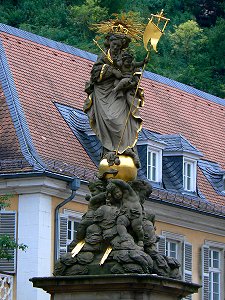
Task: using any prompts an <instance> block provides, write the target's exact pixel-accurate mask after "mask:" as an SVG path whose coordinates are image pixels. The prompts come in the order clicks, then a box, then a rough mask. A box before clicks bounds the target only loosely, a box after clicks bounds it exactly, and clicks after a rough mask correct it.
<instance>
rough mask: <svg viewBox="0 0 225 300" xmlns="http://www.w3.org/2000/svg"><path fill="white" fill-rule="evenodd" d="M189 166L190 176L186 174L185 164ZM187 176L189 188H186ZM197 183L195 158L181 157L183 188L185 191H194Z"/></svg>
mask: <svg viewBox="0 0 225 300" xmlns="http://www.w3.org/2000/svg"><path fill="white" fill-rule="evenodd" d="M188 165H189V166H190V176H188V174H187V166H188ZM188 178H189V179H190V182H189V184H190V188H188V185H189V184H188V182H187V180H188ZM196 183H197V161H196V160H195V159H191V158H187V157H185V156H184V157H183V189H184V191H185V192H196Z"/></svg>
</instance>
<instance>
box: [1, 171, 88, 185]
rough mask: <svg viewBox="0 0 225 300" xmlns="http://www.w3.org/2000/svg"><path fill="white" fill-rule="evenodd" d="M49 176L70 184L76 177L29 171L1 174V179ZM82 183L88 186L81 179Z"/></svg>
mask: <svg viewBox="0 0 225 300" xmlns="http://www.w3.org/2000/svg"><path fill="white" fill-rule="evenodd" d="M42 176H47V177H50V178H54V179H59V180H63V181H67V182H69V183H72V182H73V180H74V176H67V175H63V174H59V173H54V172H50V171H47V170H45V171H30V172H29V171H28V172H17V173H1V174H0V179H1V178H2V179H16V178H28V177H42ZM80 182H82V184H88V181H87V180H82V179H80Z"/></svg>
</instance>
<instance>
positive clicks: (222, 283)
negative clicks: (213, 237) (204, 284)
mask: <svg viewBox="0 0 225 300" xmlns="http://www.w3.org/2000/svg"><path fill="white" fill-rule="evenodd" d="M204 245H205V246H208V251H209V290H210V272H213V273H219V298H218V299H219V300H222V299H224V297H225V244H224V243H220V242H214V241H208V240H206V241H205V244H204ZM211 251H217V252H218V253H219V263H218V265H219V267H218V268H214V267H212V266H210V252H211ZM209 300H213V297H211V296H210V294H209Z"/></svg>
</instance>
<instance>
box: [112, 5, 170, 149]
mask: <svg viewBox="0 0 225 300" xmlns="http://www.w3.org/2000/svg"><path fill="white" fill-rule="evenodd" d="M154 18H156V19H158V22H157V25H156V24H155V23H154ZM169 20H170V19H167V18H165V17H163V9H162V10H161V12H160V14H157V15H153V14H151V19H150V20H149V22H148V24H147V26H146V28H145V31H144V34H143V44H144V47H145V49H146V50H147V52H148V53H147V56H146V58H147V59H148V57H149V54H150V49H148V43H149V41H150V43H151V46H152V48H153V49H154V50H155V51H156V52H157V50H156V46H157V44H158V41H159V39H160V37H161V36H162V34H163V32H164V30H165V28H166V26H167V23H168V22H169ZM161 21H165V24H164V26H163V28H162V29H160V28H159V24H160V22H161ZM145 67H146V63H145V64H144V66H143V68H142V72H141V76H140V79H139V81H138V84H137V87H136V90H135V93H134V96H133V100H132V103H131V106H130V110H129V112H128V115H127V118H126V121H125V125H124V128H123V132H122V135H121V137H120V140H119V144H118V146H117V149H116V155H118V151H119V148H120V145H121V142H122V140H123V136H124V133H125V130H126V127H127V123H128V120H129V117H130V114H131V111H132V108H133V105H134V101H135V98H136V96H137V92H138V89H139V86H140V83H141V79H142V77H143V73H144V70H145Z"/></svg>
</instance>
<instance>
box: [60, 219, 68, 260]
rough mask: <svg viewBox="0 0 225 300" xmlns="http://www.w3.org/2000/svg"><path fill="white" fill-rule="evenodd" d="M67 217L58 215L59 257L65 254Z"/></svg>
mask: <svg viewBox="0 0 225 300" xmlns="http://www.w3.org/2000/svg"><path fill="white" fill-rule="evenodd" d="M67 224H68V217H67V215H64V214H59V256H60V257H61V256H62V255H63V254H65V253H66V252H67V226H68V225H67Z"/></svg>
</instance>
